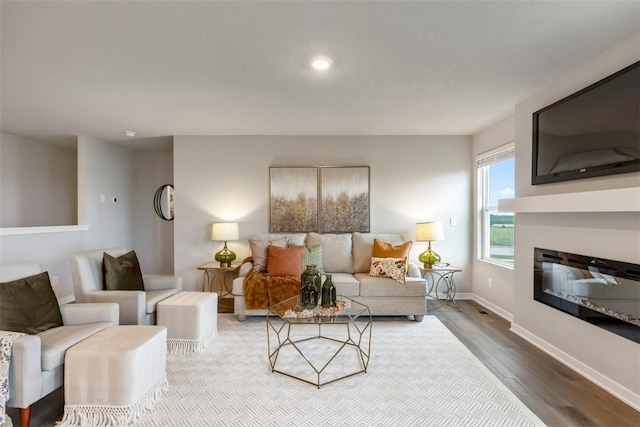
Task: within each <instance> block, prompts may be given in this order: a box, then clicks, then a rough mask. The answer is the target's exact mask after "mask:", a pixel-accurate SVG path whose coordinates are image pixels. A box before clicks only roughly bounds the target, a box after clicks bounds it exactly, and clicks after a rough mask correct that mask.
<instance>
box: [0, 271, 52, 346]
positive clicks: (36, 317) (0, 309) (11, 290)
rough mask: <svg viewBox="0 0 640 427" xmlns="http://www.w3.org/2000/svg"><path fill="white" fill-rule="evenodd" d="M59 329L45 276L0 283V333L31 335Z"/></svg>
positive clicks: (50, 288) (47, 280)
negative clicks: (9, 332) (0, 330)
mask: <svg viewBox="0 0 640 427" xmlns="http://www.w3.org/2000/svg"><path fill="white" fill-rule="evenodd" d="M58 326H62V315H61V314H60V306H59V305H58V299H57V298H56V294H55V293H54V292H53V288H52V287H51V282H50V281H49V273H48V272H46V271H45V272H43V273H39V274H36V275H33V276H29V277H24V278H22V279H18V280H13V281H11V282H6V283H0V329H2V330H4V331H13V332H24V333H25V334H31V335H35V334H38V333H40V332H44V331H46V330H48V329H51V328H56V327H58Z"/></svg>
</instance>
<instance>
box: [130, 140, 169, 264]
mask: <svg viewBox="0 0 640 427" xmlns="http://www.w3.org/2000/svg"><path fill="white" fill-rule="evenodd" d="M134 165H135V166H134V170H135V172H134V181H135V182H134V190H133V194H135V197H134V199H133V209H134V217H133V222H134V233H133V235H134V243H133V247H134V249H135V250H136V255H137V256H138V260H139V261H140V268H141V269H142V271H143V272H144V273H154V274H173V221H165V220H163V219H162V218H160V217H158V216H157V215H156V212H155V210H154V207H153V197H154V195H155V192H156V190H157V189H158V188H159V187H160V186H162V185H165V184H173V153H172V152H170V151H137V152H135V153H134Z"/></svg>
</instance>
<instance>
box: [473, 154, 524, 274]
mask: <svg viewBox="0 0 640 427" xmlns="http://www.w3.org/2000/svg"><path fill="white" fill-rule="evenodd" d="M477 164H478V207H479V212H478V214H479V215H478V231H479V232H478V242H479V248H478V252H479V257H480V258H481V259H483V260H487V261H491V262H495V263H498V264H502V265H506V266H510V267H513V235H514V222H513V212H498V199H510V198H513V196H514V188H515V158H514V146H513V143H510V144H507V145H504V146H502V147H499V148H497V149H495V150H491V151H489V152H486V153H483V154H480V155H478V158H477Z"/></svg>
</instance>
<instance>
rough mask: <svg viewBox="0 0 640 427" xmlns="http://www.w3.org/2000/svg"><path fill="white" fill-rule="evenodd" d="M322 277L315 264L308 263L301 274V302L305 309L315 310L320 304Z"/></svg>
mask: <svg viewBox="0 0 640 427" xmlns="http://www.w3.org/2000/svg"><path fill="white" fill-rule="evenodd" d="M321 280H322V277H321V276H320V272H319V271H318V269H317V268H316V266H315V265H313V264H310V265H307V268H306V269H305V270H304V272H303V273H302V276H300V302H301V303H302V308H304V309H305V310H313V309H314V308H316V307H317V306H318V300H319V298H320V284H321Z"/></svg>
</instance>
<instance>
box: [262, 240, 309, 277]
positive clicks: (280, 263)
mask: <svg viewBox="0 0 640 427" xmlns="http://www.w3.org/2000/svg"><path fill="white" fill-rule="evenodd" d="M303 250H304V248H303V247H302V246H292V247H289V248H281V247H279V246H274V245H269V246H268V247H267V274H268V275H269V276H300V275H302V251H303Z"/></svg>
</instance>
